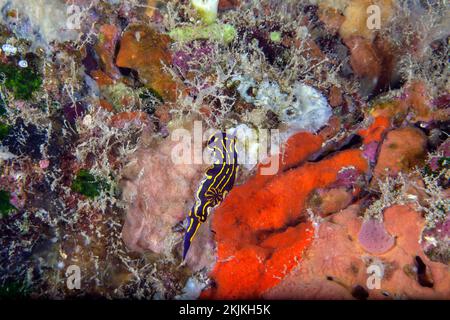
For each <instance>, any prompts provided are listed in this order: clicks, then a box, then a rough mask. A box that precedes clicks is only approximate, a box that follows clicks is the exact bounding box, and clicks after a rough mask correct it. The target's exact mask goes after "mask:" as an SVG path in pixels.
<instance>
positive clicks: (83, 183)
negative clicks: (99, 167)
mask: <svg viewBox="0 0 450 320" xmlns="http://www.w3.org/2000/svg"><path fill="white" fill-rule="evenodd" d="M107 188H108V184H107V183H106V181H104V180H103V179H100V178H98V177H96V176H94V175H93V174H91V173H90V172H89V171H88V170H86V169H81V170H80V171H79V172H78V173H77V176H76V177H75V179H74V181H73V182H72V190H73V191H75V192H78V193H80V194H82V195H84V196H86V197H88V198H91V199H93V198H95V197H98V196H99V195H100V193H101V192H102V191H103V190H106V189H107Z"/></svg>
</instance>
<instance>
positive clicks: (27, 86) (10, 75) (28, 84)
mask: <svg viewBox="0 0 450 320" xmlns="http://www.w3.org/2000/svg"><path fill="white" fill-rule="evenodd" d="M0 75H2V78H3V81H4V82H3V83H4V85H5V87H6V88H7V89H8V90H10V91H12V92H13V94H14V97H15V98H16V99H20V100H30V99H31V97H32V96H33V92H35V91H36V90H38V89H39V88H40V87H41V85H42V78H41V76H40V75H39V74H37V73H36V72H34V71H33V70H32V69H31V68H20V67H16V66H13V65H9V64H4V63H0Z"/></svg>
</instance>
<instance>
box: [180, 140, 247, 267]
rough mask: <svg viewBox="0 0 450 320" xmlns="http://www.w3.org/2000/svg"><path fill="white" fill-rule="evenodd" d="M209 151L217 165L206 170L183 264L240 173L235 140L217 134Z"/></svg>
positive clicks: (190, 219)
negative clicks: (190, 248) (208, 219)
mask: <svg viewBox="0 0 450 320" xmlns="http://www.w3.org/2000/svg"><path fill="white" fill-rule="evenodd" d="M208 148H209V149H210V150H211V151H212V154H213V159H214V160H215V161H214V163H213V164H212V165H211V166H210V167H209V168H208V170H206V173H205V177H204V178H203V180H202V181H201V182H200V185H199V187H198V189H197V192H196V194H195V203H194V205H193V207H192V209H191V210H190V211H189V216H188V218H187V219H188V226H187V230H186V234H185V236H184V249H183V260H184V259H185V258H186V254H187V252H188V250H189V247H190V246H191V243H192V240H193V239H194V237H195V234H196V233H197V231H198V229H199V228H200V226H201V224H202V223H203V222H205V221H206V219H207V218H208V215H209V214H210V211H211V209H212V208H214V207H216V206H218V205H219V204H220V203H221V202H222V201H223V199H224V198H225V196H226V195H227V194H228V192H230V191H231V189H232V188H233V186H234V182H235V179H236V175H237V172H238V169H239V165H238V155H237V151H236V137H235V136H231V135H227V134H226V133H223V132H217V133H216V134H214V135H213V136H212V137H211V138H210V139H209V142H208Z"/></svg>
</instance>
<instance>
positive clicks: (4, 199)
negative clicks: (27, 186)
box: [0, 190, 17, 218]
mask: <svg viewBox="0 0 450 320" xmlns="http://www.w3.org/2000/svg"><path fill="white" fill-rule="evenodd" d="M15 210H17V209H16V207H14V206H13V205H12V204H11V194H10V193H9V192H8V191H6V190H0V216H1V217H2V218H5V217H7V216H8V215H9V214H10V213H11V212H13V211H15Z"/></svg>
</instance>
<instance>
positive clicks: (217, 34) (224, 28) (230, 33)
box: [169, 23, 237, 44]
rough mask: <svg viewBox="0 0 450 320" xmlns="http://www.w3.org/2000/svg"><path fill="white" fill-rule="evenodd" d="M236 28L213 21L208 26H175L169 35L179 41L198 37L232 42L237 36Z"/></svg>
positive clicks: (187, 40)
mask: <svg viewBox="0 0 450 320" xmlns="http://www.w3.org/2000/svg"><path fill="white" fill-rule="evenodd" d="M236 35H237V31H236V28H235V27H234V26H232V25H230V24H218V23H213V24H211V25H208V26H201V25H196V26H185V27H180V28H175V29H173V30H172V31H170V32H169V36H170V37H171V38H172V39H173V40H175V41H177V42H189V41H193V40H198V39H209V40H213V41H220V42H223V43H225V44H228V43H230V42H231V41H233V39H234V38H235V37H236Z"/></svg>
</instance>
